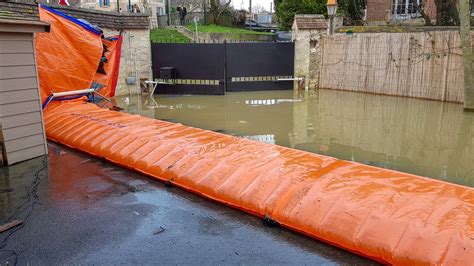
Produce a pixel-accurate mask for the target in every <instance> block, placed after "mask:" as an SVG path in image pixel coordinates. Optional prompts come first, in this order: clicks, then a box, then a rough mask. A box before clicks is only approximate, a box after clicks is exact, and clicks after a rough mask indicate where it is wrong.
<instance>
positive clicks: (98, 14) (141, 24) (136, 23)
mask: <svg viewBox="0 0 474 266" xmlns="http://www.w3.org/2000/svg"><path fill="white" fill-rule="evenodd" d="M48 6H50V7H52V8H55V9H57V10H59V11H61V12H63V13H66V14H68V15H70V16H71V17H75V18H80V19H85V20H87V21H89V22H90V23H92V24H95V25H97V26H99V27H101V28H112V29H147V28H149V26H150V19H149V16H148V15H146V14H144V13H116V12H109V11H99V10H94V9H88V8H75V7H67V6H58V5H48Z"/></svg>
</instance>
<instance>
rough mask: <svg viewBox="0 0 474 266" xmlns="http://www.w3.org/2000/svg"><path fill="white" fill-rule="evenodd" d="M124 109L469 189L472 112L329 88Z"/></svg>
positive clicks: (140, 103)
mask: <svg viewBox="0 0 474 266" xmlns="http://www.w3.org/2000/svg"><path fill="white" fill-rule="evenodd" d="M115 100H116V102H117V104H118V105H119V106H121V107H123V108H125V109H126V111H127V112H130V113H135V114H140V115H143V116H147V117H151V118H156V119H163V120H167V121H171V122H179V123H182V124H184V125H189V126H194V127H198V128H203V129H209V130H214V131H218V132H222V133H225V134H230V135H235V136H242V137H245V138H249V139H253V140H259V141H264V142H267V143H272V144H277V145H282V146H286V147H291V148H295V149H300V150H305V151H309V152H314V153H318V154H323V155H329V156H333V157H336V158H340V159H344V160H349V161H355V162H360V163H364V164H370V165H374V166H379V167H384V168H388V169H394V170H399V171H403V172H408V173H412V174H417V175H422V176H427V177H431V178H436V179H440V180H445V181H448V182H452V183H457V184H462V185H467V186H471V187H474V113H465V112H463V108H462V105H460V104H454V103H441V102H436V101H428V100H421V99H409V98H402V97H392V96H381V95H371V94H365V93H356V92H343V91H334V90H319V91H318V92H304V91H299V92H296V91H262V92H236V93H228V94H226V95H225V96H203V95H199V96H198V95H193V96H191V95H180V96H172V95H159V96H157V97H155V98H150V97H139V96H127V97H126V96H124V97H117V98H116V99H115Z"/></svg>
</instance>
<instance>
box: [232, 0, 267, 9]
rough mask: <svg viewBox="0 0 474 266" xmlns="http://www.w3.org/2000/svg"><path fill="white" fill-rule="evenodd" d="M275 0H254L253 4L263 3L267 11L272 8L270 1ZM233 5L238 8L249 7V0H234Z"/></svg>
mask: <svg viewBox="0 0 474 266" xmlns="http://www.w3.org/2000/svg"><path fill="white" fill-rule="evenodd" d="M272 2H273V0H252V6H256V5H257V4H258V5H261V6H263V7H264V8H265V9H266V10H267V11H269V10H270V3H272ZM232 5H233V6H234V7H235V8H236V9H246V10H248V9H249V0H232Z"/></svg>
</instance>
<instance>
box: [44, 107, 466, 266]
mask: <svg viewBox="0 0 474 266" xmlns="http://www.w3.org/2000/svg"><path fill="white" fill-rule="evenodd" d="M45 124H46V132H47V136H48V138H49V139H51V140H53V141H56V142H59V143H62V144H64V145H67V146H70V147H72V148H76V149H79V150H82V151H84V152H87V153H89V154H91V155H94V156H97V157H103V158H106V159H107V160H109V161H111V162H114V163H116V164H119V165H122V166H124V167H127V168H130V169H134V170H136V171H139V172H141V173H143V174H146V175H150V176H152V177H155V178H157V179H160V180H162V181H165V182H170V183H172V184H173V185H175V186H178V187H181V188H184V189H186V190H189V191H191V192H194V193H196V194H200V195H202V196H205V197H207V198H210V199H213V200H215V201H218V202H221V203H224V204H227V205H229V206H232V207H234V208H238V209H241V210H243V211H246V212H248V213H251V214H253V215H256V216H259V217H262V218H263V217H267V218H270V219H271V220H273V221H276V222H277V223H279V224H280V225H282V226H284V227H286V228H290V229H293V230H295V231H298V232H301V233H303V234H306V235H308V236H311V237H314V238H316V239H319V240H322V241H324V242H327V243H330V244H332V245H335V246H338V247H340V248H343V249H346V250H348V251H351V252H354V253H357V254H360V255H363V256H365V257H368V258H372V259H374V260H377V261H379V262H382V263H389V264H446V265H456V264H457V265H472V264H473V263H474V189H472V188H468V187H463V186H460V185H455V184H450V183H446V182H443V181H438V180H432V179H429V178H425V177H420V176H415V175H411V174H406V173H401V172H397V171H391V170H386V169H381V168H376V167H372V166H367V165H362V164H359V163H354V162H347V161H343V160H338V159H335V158H331V157H327V156H322V155H317V154H312V153H308V152H304V151H299V150H294V149H290V148H285V147H281V146H277V145H269V144H265V143H261V142H256V141H252V140H248V139H242V138H237V137H233V136H229V135H224V134H220V133H216V132H212V131H207V130H202V129H197V128H192V127H187V126H183V125H181V124H175V123H170V122H165V121H160V120H154V119H149V118H145V117H140V116H137V115H131V114H127V113H122V112H116V111H110V110H106V109H101V108H99V107H97V106H95V105H93V104H90V103H82V102H63V103H58V104H55V105H51V106H49V107H48V108H47V109H46V110H45Z"/></svg>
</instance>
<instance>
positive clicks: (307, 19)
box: [294, 14, 328, 30]
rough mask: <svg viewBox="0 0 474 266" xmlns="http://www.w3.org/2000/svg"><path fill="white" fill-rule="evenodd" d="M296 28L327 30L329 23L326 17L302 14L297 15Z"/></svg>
mask: <svg viewBox="0 0 474 266" xmlns="http://www.w3.org/2000/svg"><path fill="white" fill-rule="evenodd" d="M294 23H296V27H297V28H298V29H299V30H302V29H327V28H328V23H327V22H326V18H325V17H324V15H313V14H304V15H303V14H301V15H295V22H294Z"/></svg>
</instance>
